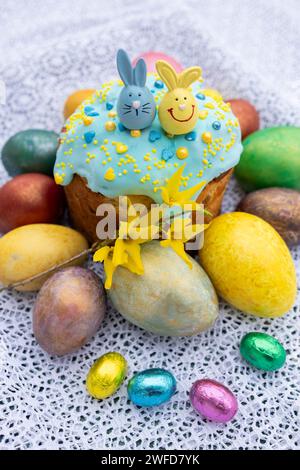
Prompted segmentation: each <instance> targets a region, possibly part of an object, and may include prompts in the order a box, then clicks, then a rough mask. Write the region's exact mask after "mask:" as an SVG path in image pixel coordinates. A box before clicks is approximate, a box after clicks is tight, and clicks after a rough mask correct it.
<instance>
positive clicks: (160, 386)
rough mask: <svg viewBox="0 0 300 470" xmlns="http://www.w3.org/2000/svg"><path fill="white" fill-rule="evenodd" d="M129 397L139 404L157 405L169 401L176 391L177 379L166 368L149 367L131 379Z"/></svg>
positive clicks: (128, 389) (128, 388)
mask: <svg viewBox="0 0 300 470" xmlns="http://www.w3.org/2000/svg"><path fill="white" fill-rule="evenodd" d="M127 391H128V397H129V399H130V400H131V401H132V402H133V403H134V404H135V405H138V406H156V405H161V404H162V403H164V402H166V401H169V400H170V398H171V397H172V396H173V395H174V393H175V391H176V380H175V378H174V376H173V375H172V374H171V372H169V371H167V370H165V369H147V370H143V371H142V372H138V373H137V374H135V375H134V376H133V377H132V378H131V379H130V381H129V383H128V387H127Z"/></svg>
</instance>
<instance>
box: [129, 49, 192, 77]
mask: <svg viewBox="0 0 300 470" xmlns="http://www.w3.org/2000/svg"><path fill="white" fill-rule="evenodd" d="M141 57H142V58H143V59H144V61H145V62H146V65H147V72H156V68H155V63H156V62H157V61H158V60H165V61H166V62H168V63H169V64H170V65H172V67H173V68H174V69H175V70H176V72H181V71H182V70H183V67H182V65H181V64H179V62H177V60H175V59H174V58H173V57H170V56H169V55H167V54H164V53H163V52H154V51H149V52H143V54H140V55H139V56H138V57H136V58H135V59H134V61H133V65H136V63H137V61H138V60H139V59H140V58H141Z"/></svg>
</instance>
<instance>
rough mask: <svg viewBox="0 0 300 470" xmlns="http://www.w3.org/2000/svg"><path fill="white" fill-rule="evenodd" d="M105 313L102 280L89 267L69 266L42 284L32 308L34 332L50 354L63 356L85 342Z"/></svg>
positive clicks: (104, 295)
mask: <svg viewBox="0 0 300 470" xmlns="http://www.w3.org/2000/svg"><path fill="white" fill-rule="evenodd" d="M105 312H106V294H105V290H104V287H103V285H102V281H101V279H100V278H99V277H98V276H97V275H96V274H95V273H93V271H91V270H89V269H84V268H81V267H79V266H76V267H69V268H65V269H62V270H61V271H58V272H57V273H55V274H53V276H51V277H50V278H49V279H48V280H47V281H46V282H45V283H44V285H43V286H42V288H41V290H40V292H39V294H38V296H37V299H36V302H35V306H34V309H33V316H32V323H33V333H34V336H35V339H36V340H37V342H38V343H39V345H40V346H41V347H42V348H43V349H44V350H45V351H47V352H48V353H49V354H52V355H58V356H62V355H64V354H69V353H72V352H74V351H76V350H77V349H79V348H80V347H81V346H83V345H84V344H86V343H87V342H88V341H89V340H90V339H91V337H92V336H94V334H95V333H96V332H97V330H98V328H99V326H100V325H101V323H102V321H103V318H104V315H105Z"/></svg>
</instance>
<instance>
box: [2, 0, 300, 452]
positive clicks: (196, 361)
mask: <svg viewBox="0 0 300 470" xmlns="http://www.w3.org/2000/svg"><path fill="white" fill-rule="evenodd" d="M1 3H4V4H5V3H6V4H8V2H6V1H3V2H1ZM37 3H38V4H39V6H40V8H41V10H42V12H43V11H44V13H45V14H44V15H42V14H41V15H40V20H39V21H40V28H36V29H34V28H33V26H32V24H31V23H30V21H29V18H30V11H31V18H33V17H34V15H33V9H34V7H35V5H36V4H37ZM66 3H67V4H68V5H70V4H72V7H70V8H72V9H73V7H74V10H75V12H76V14H77V15H78V16H75V15H73V16H72V15H71V19H70V20H68V18H67V16H63V15H62V14H61V12H59V11H56V10H55V8H56V5H57V2H53V1H51V0H47V1H45V2H26V5H28V4H29V5H30V8H31V10H30V8H29V7H28V8H27V10H26V12H25V11H24V17H23V22H24V21H25V23H26V21H28V28H27V33H26V34H25V31H24V29H22V27H21V26H20V25H21V23H22V17H21V15H20V17H21V18H20V21H19V23H18V20H17V19H16V18H18V12H15V16H14V17H13V19H12V23H11V24H12V25H13V26H14V28H12V31H10V33H9V28H10V24H9V23H5V21H8V20H9V18H10V15H11V13H12V11H11V7H9V6H8V5H7V8H6V9H5V8H3V7H1V8H2V10H1V13H0V14H1V23H2V24H3V26H5V28H6V29H4V30H3V29H2V38H1V41H2V49H3V55H2V57H4V58H5V62H4V63H2V65H1V66H0V80H4V82H5V84H6V91H7V104H6V105H5V106H1V105H0V145H2V144H3V142H4V141H5V140H6V139H7V138H8V137H9V136H10V135H12V134H13V133H14V132H16V131H18V130H22V129H26V128H29V127H41V128H46V129H54V130H56V131H58V130H59V129H60V127H61V123H62V119H61V110H62V105H63V101H64V99H65V97H66V96H67V95H68V94H69V92H71V91H73V90H74V89H77V88H82V87H95V86H97V84H99V83H101V81H103V80H106V79H107V78H109V77H110V76H112V75H113V74H114V68H115V66H114V63H115V52H116V49H117V48H118V47H120V46H122V47H126V49H127V50H128V51H129V53H130V54H131V55H132V56H134V55H136V54H137V53H139V52H141V51H144V50H155V49H156V50H164V51H165V52H167V53H169V54H171V55H173V56H175V57H176V58H178V59H179V60H180V61H182V62H183V63H184V64H185V65H192V64H194V63H198V64H200V65H201V66H202V68H203V70H204V75H205V78H206V83H207V84H208V85H211V86H216V87H217V88H218V89H219V90H220V91H221V92H223V94H224V96H225V97H227V98H229V97H240V96H241V97H244V98H248V99H250V100H251V101H252V102H253V103H255V105H256V106H257V108H258V109H259V111H260V113H261V117H262V124H263V126H273V125H277V124H296V125H299V122H300V112H299V94H298V95H297V93H299V89H298V88H297V87H296V86H294V88H293V85H295V83H296V82H295V81H294V79H293V77H294V75H293V73H294V74H296V73H297V72H298V75H295V76H298V77H299V70H300V65H299V64H300V60H299V50H300V48H299V42H298V44H294V43H293V38H295V37H296V35H294V36H293V31H294V32H295V25H296V21H295V18H296V13H295V14H293V15H287V14H286V13H285V12H286V11H289V8H288V6H290V8H293V7H295V8H297V2H296V0H286V2H285V3H284V5H285V11H278V10H276V8H274V9H271V8H270V7H269V4H270V3H273V4H276V6H277V5H278V4H279V2H277V0H276V1H275V0H274V1H273V2H258V3H261V7H260V9H257V10H256V11H255V12H254V7H253V4H254V3H256V2H249V3H248V2H245V3H247V6H245V9H244V10H243V9H238V4H239V5H240V4H241V2H236V1H232V2H228V3H230V5H229V6H228V7H227V8H226V9H224V14H222V18H221V19H220V27H219V28H217V26H216V25H217V22H216V16H215V15H216V14H217V13H218V10H216V9H215V13H214V12H213V4H214V3H215V2H213V1H212V2H203V1H202V0H195V1H191V2H188V3H186V4H185V6H184V7H183V6H180V5H181V2H177V1H173V2H172V5H173V7H172V8H171V6H170V5H167V6H161V7H159V9H158V4H160V3H163V2H157V1H154V2H151V3H150V4H148V3H147V4H148V7H147V8H146V6H145V2H135V3H134V2H133V1H128V2H124V4H125V5H126V6H124V5H123V8H121V7H120V5H119V8H117V7H116V6H115V4H117V3H120V2H116V1H115V0H112V1H111V2H107V3H109V6H105V5H104V4H103V5H102V10H101V9H100V13H99V16H98V17H97V19H96V17H95V11H96V9H95V8H96V7H95V2H94V1H93V0H90V2H86V1H85V2H82V1H80V2H70V1H68V2H66ZM83 3H84V4H85V5H86V6H85V8H84V7H83ZM97 3H98V9H99V2H97ZM100 3H101V4H102V2H100ZM217 3H218V4H219V5H221V2H217ZM222 3H224V2H222ZM226 3H227V2H226ZM75 4H76V5H75ZM208 4H209V5H208ZM243 4H244V2H243ZM42 5H43V6H42ZM51 5H52V7H53V10H52V9H51ZM78 5H80V8H81V10H80V8H79V6H78ZM111 5H113V7H112V6H111ZM151 5H152V6H151ZM47 7H48V11H46V8H47ZM109 8H110V9H111V10H112V8H114V9H113V11H114V17H112V14H111V10H110V13H109V11H108V9H109ZM43 9H44V10H43ZM79 10H80V11H79ZM145 11H148V13H147V14H145ZM233 13H234V14H235V16H234V17H233V16H232V15H233ZM250 14H252V15H253V14H255V15H258V14H260V15H261V16H260V19H261V22H263V19H264V18H265V17H266V16H264V15H267V18H268V25H265V28H259V27H258V28H257V29H256V30H254V29H253V37H254V34H256V35H259V32H260V33H261V34H260V36H259V37H257V36H255V39H253V40H252V41H251V40H250V37H251V35H250V32H249V36H247V34H246V33H245V31H247V27H249V25H250V23H251V22H250V21H249V15H250ZM42 16H43V19H42ZM112 18H113V19H112ZM247 18H248V20H247ZM230 21H231V22H232V21H235V23H234V24H236V28H235V27H233V25H232V23H230ZM1 23H0V25H1ZM18 24H19V26H20V29H19V34H18ZM274 25H275V26H274ZM276 25H277V26H276ZM209 26H211V28H210V27H209ZM276 27H277V28H282V29H281V30H282V31H284V32H285V34H284V35H283V37H282V41H281V43H280V45H279V44H278V38H276V41H277V42H275V43H274V47H273V48H270V44H272V38H273V36H272V34H273V35H274V28H275V30H276ZM253 28H254V27H253ZM293 28H294V29H293ZM231 30H232V31H231ZM3 31H4V32H5V31H6V32H7V34H6V35H5V34H4V32H3ZM230 41H232V44H231V43H230ZM239 41H240V42H241V41H244V44H240V43H239ZM287 41H290V43H289V44H288V43H287ZM273 42H274V38H273ZM12 44H15V50H14V52H13V49H12ZM21 44H23V46H24V47H23V48H22V51H21V49H20V48H21ZM235 44H236V47H234V46H235ZM279 46H280V47H281V49H280V47H279ZM287 46H288V47H287ZM255 47H261V54H262V65H261V70H264V71H265V74H264V76H263V77H262V75H261V73H260V72H261V70H255V68H254V67H253V64H255V61H256V64H257V53H256V54H255V51H254V48H255ZM5 50H6V51H11V54H10V58H9V57H8V55H7V54H5ZM281 51H284V57H283V59H282V62H281V61H279V64H277V66H276V67H275V65H274V60H275V59H274V58H275V57H276V54H277V56H278V54H281ZM21 52H22V54H21ZM242 52H243V54H242ZM1 54H2V52H1ZM233 54H235V55H233ZM289 54H290V55H289ZM297 57H298V59H297ZM268 58H269V61H268V60H267V59H268ZM246 59H247V60H246ZM0 60H1V58H0ZM293 61H294V63H292V62H293ZM282 63H284V64H289V67H288V66H287V71H286V73H285V69H282V67H281V66H282ZM279 69H280V71H279ZM275 70H276V74H277V77H276V76H274V74H275ZM267 72H268V75H267ZM281 72H282V73H283V74H284V73H285V83H286V84H288V86H286V87H284V86H283V82H282V81H281V82H280V86H278V83H279V78H278V74H279V73H281ZM267 76H269V77H272V78H270V79H269V80H267V79H266V77H267ZM297 100H298V101H297ZM0 179H1V183H2V182H4V181H5V180H6V179H7V175H6V174H5V172H4V170H3V168H2V167H1V168H0ZM241 196H242V192H241V191H240V190H239V188H238V187H237V184H236V183H235V182H234V181H232V182H231V184H230V188H229V189H228V191H227V193H226V196H225V199H224V204H223V210H224V211H229V210H233V209H234V208H235V206H236V204H237V202H238V201H239V199H240V197H241ZM293 257H294V260H295V263H296V266H297V270H298V275H299V274H300V262H299V258H300V250H299V249H298V250H296V249H295V250H294V251H293ZM93 269H95V266H93ZM34 300H35V294H21V293H8V292H7V293H4V294H1V297H0V328H1V337H0V383H1V397H2V399H1V405H0V406H1V417H2V418H3V419H2V424H1V430H0V435H1V441H0V446H1V448H2V449H17V448H18V449H37V448H39V449H57V448H59V449H104V448H114V449H245V448H248V449H296V448H297V447H299V445H300V436H299V424H300V422H299V421H300V420H299V411H300V398H299V392H300V385H299V382H300V380H299V377H300V345H299V331H300V321H299V318H300V317H299V313H300V312H299V310H300V309H299V299H298V301H297V303H296V305H295V306H294V308H293V309H292V311H291V312H290V313H289V314H287V315H286V316H285V317H284V318H281V319H275V320H263V319H258V318H254V317H250V316H246V315H243V314H242V313H240V312H237V311H236V310H234V309H233V308H231V307H229V306H228V305H226V304H224V303H221V308H220V319H219V320H218V321H217V323H216V325H215V327H214V328H213V329H212V330H210V331H208V332H207V333H204V334H201V335H199V336H196V337H193V338H163V337H157V336H154V335H152V334H149V333H147V332H145V331H143V330H141V329H139V328H137V327H135V326H133V325H131V324H129V323H128V322H127V321H125V320H124V319H123V318H122V317H121V316H120V315H119V314H118V313H117V312H116V311H115V310H114V309H113V308H111V307H110V308H109V312H108V314H107V316H106V319H105V321H104V323H103V326H102V327H101V329H100V330H99V332H98V333H97V334H96V336H95V338H94V339H93V340H92V341H91V342H90V343H89V344H88V345H86V346H85V347H84V348H82V349H81V350H80V351H78V353H77V354H74V355H72V356H67V357H63V358H54V359H53V358H50V357H49V356H48V355H47V354H46V353H44V352H43V351H42V350H41V349H40V347H39V346H38V345H37V344H36V342H35V339H34V337H33V335H32V328H31V310H32V306H33V304H34ZM253 330H255V331H264V332H267V333H269V334H271V335H275V336H276V337H277V338H278V339H279V340H280V341H281V342H282V343H283V345H284V347H285V348H286V350H287V353H288V354H287V362H286V365H285V366H284V367H283V368H282V369H281V370H279V371H277V372H272V373H265V372H262V371H258V370H255V369H253V368H251V367H248V366H247V365H246V364H245V362H243V361H242V359H241V357H240V354H239V342H240V340H241V338H242V336H243V335H244V334H245V333H247V332H249V331H253ZM112 350H117V351H120V352H121V353H122V354H124V356H125V357H126V358H127V360H128V363H129V376H131V375H132V374H133V373H134V372H135V371H138V370H142V369H144V368H148V367H164V368H167V369H169V370H170V371H172V372H173V374H174V375H175V377H176V379H177V381H178V392H177V394H176V395H175V396H174V397H173V398H172V400H171V401H170V402H169V403H167V404H165V405H163V406H160V407H158V408H153V409H139V408H136V407H135V406H134V405H132V404H131V403H130V402H128V400H127V393H126V383H125V384H123V385H122V387H121V389H120V390H119V391H118V392H117V393H116V394H115V395H114V396H113V397H111V398H109V399H107V400H105V401H101V402H99V401H96V400H94V399H92V398H90V397H89V396H88V395H87V393H86V391H85V386H84V382H85V377H86V374H87V372H88V369H89V367H90V365H91V364H92V363H93V361H94V360H95V359H96V358H97V357H99V356H100V355H101V354H103V353H105V352H108V351H112ZM201 377H209V378H214V379H216V380H219V381H221V382H223V383H225V384H226V385H228V386H229V387H230V388H231V389H232V391H233V392H234V393H235V394H236V395H237V397H238V401H239V412H238V414H237V415H236V418H235V419H234V420H233V421H232V422H230V423H228V424H227V425H221V424H215V423H211V422H206V421H204V420H202V419H201V417H200V416H198V415H197V414H196V413H195V412H194V411H193V410H192V408H191V405H190V404H189V400H188V391H189V389H190V387H191V385H192V383H193V382H194V381H195V380H196V379H198V378H201Z"/></svg>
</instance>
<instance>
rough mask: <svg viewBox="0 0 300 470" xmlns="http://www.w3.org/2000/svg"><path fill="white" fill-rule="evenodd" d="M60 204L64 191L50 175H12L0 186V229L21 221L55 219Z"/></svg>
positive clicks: (28, 222)
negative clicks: (9, 179) (11, 177)
mask: <svg viewBox="0 0 300 470" xmlns="http://www.w3.org/2000/svg"><path fill="white" fill-rule="evenodd" d="M64 205H65V197H64V191H63V189H62V187H60V186H58V185H57V184H55V182H54V180H53V179H52V178H50V176H46V175H42V174H40V173H26V174H25V175H18V176H15V177H14V178H13V179H12V180H11V181H8V182H7V183H6V184H4V185H3V186H2V187H1V188H0V232H2V233H6V232H9V230H13V229H14V228H17V227H21V226H22V225H29V224H36V223H55V222H57V221H58V219H59V217H60V216H62V214H63V211H64Z"/></svg>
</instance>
